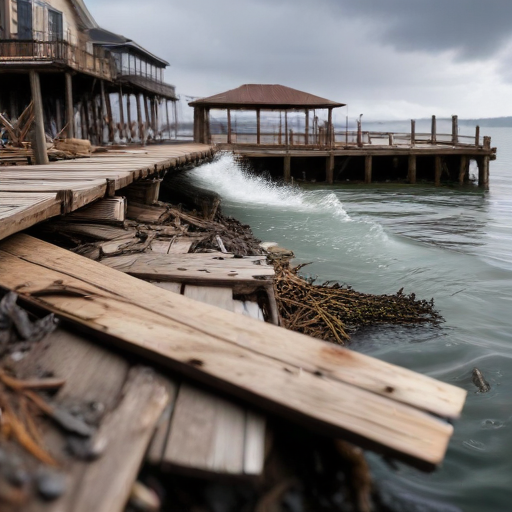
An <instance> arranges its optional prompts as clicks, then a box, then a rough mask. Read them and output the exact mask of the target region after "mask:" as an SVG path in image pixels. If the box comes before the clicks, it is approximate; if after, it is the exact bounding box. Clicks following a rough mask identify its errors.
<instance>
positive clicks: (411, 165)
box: [407, 155, 416, 185]
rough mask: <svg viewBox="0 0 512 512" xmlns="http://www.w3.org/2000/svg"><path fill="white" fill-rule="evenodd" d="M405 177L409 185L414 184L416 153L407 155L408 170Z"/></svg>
mask: <svg viewBox="0 0 512 512" xmlns="http://www.w3.org/2000/svg"><path fill="white" fill-rule="evenodd" d="M407 179H408V180H409V183H410V184H411V185H414V184H416V155H409V170H408V175H407Z"/></svg>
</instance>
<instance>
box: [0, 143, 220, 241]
mask: <svg viewBox="0 0 512 512" xmlns="http://www.w3.org/2000/svg"><path fill="white" fill-rule="evenodd" d="M213 151H214V150H213V149H212V147H211V146H210V145H207V144H186V143H184V144H174V145H160V146H147V147H144V148H141V149H128V148H127V149H126V150H124V149H123V150H110V151H108V152H105V153H98V154H94V155H93V156H92V157H91V158H83V159H78V160H65V161H60V162H55V163H52V164H50V165H22V166H6V167H0V190H1V192H0V239H3V238H6V237H7V236H9V235H12V234H13V233H16V232H18V231H22V230H23V229H26V228H29V227H30V226H33V225H34V224H37V223H38V222H41V221H43V220H46V219H49V218H51V217H55V216H57V215H60V214H61V213H69V212H72V211H74V210H77V209H78V208H81V207H82V206H85V205H86V204H89V203H91V202H93V201H95V200H96V199H100V198H102V197H108V196H113V195H114V194H115V191H116V190H119V189H121V188H124V187H126V186H128V185H130V184H131V183H133V182H134V181H136V180H139V179H142V178H151V177H158V176H160V175H161V174H163V173H164V172H165V171H166V170H169V169H173V168H176V167H178V166H180V165H184V164H187V163H192V162H198V161H200V160H202V159H203V158H207V157H209V156H212V155H213Z"/></svg>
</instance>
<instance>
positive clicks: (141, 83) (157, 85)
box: [117, 74, 177, 101]
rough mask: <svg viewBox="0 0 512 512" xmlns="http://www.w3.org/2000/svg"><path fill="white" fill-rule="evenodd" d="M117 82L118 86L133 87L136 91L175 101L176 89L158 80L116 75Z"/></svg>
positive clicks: (148, 77) (135, 75)
mask: <svg viewBox="0 0 512 512" xmlns="http://www.w3.org/2000/svg"><path fill="white" fill-rule="evenodd" d="M117 82H118V83H120V84H126V85H128V86H133V87H135V88H137V89H143V90H145V91H146V92H149V93H151V94H156V95H157V96H161V97H162V98H166V99H168V100H171V101H176V100H177V97H176V89H175V87H174V85H169V84H166V83H165V82H161V81H159V80H155V79H154V78H153V77H151V76H144V75H139V74H118V75H117Z"/></svg>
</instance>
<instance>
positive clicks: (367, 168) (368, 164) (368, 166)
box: [364, 155, 373, 185]
mask: <svg viewBox="0 0 512 512" xmlns="http://www.w3.org/2000/svg"><path fill="white" fill-rule="evenodd" d="M372 160H373V158H372V156H371V155H366V156H365V157H364V182H365V183H366V184H367V185H369V184H370V183H371V182H372V163H373V162H372Z"/></svg>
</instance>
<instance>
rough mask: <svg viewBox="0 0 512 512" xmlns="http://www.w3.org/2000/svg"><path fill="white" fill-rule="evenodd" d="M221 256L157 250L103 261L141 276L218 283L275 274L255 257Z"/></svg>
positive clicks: (151, 278) (186, 281) (253, 281)
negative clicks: (160, 251)
mask: <svg viewBox="0 0 512 512" xmlns="http://www.w3.org/2000/svg"><path fill="white" fill-rule="evenodd" d="M171 249H172V246H171ZM218 258H219V256H218V255H217V254H216V253H213V254H211V253H196V254H187V255H180V254H178V255H173V254H168V255H165V254H154V253H153V254H131V255H126V256H116V257H114V258H108V260H104V261H103V262H102V263H104V264H105V265H107V266H109V267H111V268H113V269H116V270H119V271H121V272H125V273H127V274H130V275H132V276H135V277H138V278H140V279H150V280H159V281H173V282H184V283H191V284H193V283H196V284H207V283H215V284H217V285H222V284H224V285H228V286H229V285H231V284H233V283H237V282H249V283H257V282H258V281H259V280H260V279H261V278H262V277H263V278H264V277H273V276H274V268H273V267H271V266H270V265H255V264H254V260H253V259H251V258H229V259H228V258H223V259H218Z"/></svg>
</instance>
